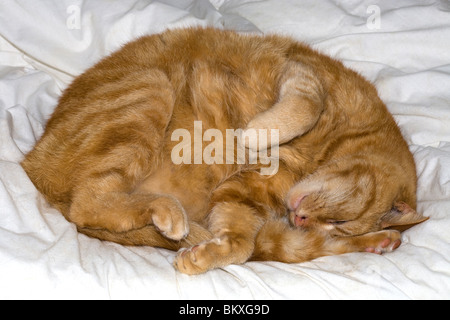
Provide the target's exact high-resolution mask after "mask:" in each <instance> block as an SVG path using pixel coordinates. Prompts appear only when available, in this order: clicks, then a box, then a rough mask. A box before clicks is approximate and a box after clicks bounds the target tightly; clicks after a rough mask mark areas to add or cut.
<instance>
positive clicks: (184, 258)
mask: <svg viewBox="0 0 450 320" xmlns="http://www.w3.org/2000/svg"><path fill="white" fill-rule="evenodd" d="M232 263H239V261H237V260H236V259H235V255H233V252H232V250H231V241H230V239H228V238H227V237H222V238H214V239H212V240H210V241H206V242H203V243H201V244H199V245H196V246H193V247H191V248H189V249H181V250H180V251H178V254H177V256H176V258H175V261H174V263H173V265H174V267H175V268H176V269H177V270H178V271H180V272H182V273H185V274H189V275H196V274H201V273H205V272H206V271H208V270H211V269H215V268H219V267H223V266H226V265H229V264H232Z"/></svg>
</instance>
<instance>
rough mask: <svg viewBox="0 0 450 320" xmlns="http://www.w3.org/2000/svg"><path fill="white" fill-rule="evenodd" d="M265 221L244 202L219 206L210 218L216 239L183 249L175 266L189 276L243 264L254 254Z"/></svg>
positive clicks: (211, 228) (211, 229)
mask: <svg viewBox="0 0 450 320" xmlns="http://www.w3.org/2000/svg"><path fill="white" fill-rule="evenodd" d="M262 224H263V219H261V217H260V216H259V214H258V213H257V210H256V209H254V208H252V207H251V206H248V205H246V204H241V203H220V204H217V205H216V206H215V207H214V209H213V211H212V213H211V215H210V231H212V233H213V234H214V238H213V239H212V240H210V241H206V242H203V243H201V244H198V245H196V246H194V247H191V248H188V249H182V250H181V251H180V252H179V253H178V256H177V257H176V259H175V262H174V266H175V267H176V268H177V269H178V270H179V271H180V272H183V273H186V274H191V275H192V274H200V273H203V272H206V271H208V270H211V269H215V268H220V267H225V266H227V265H230V264H242V263H244V262H246V261H247V260H248V259H249V257H250V256H251V255H252V252H253V249H254V243H255V237H256V235H257V232H258V229H259V228H260V227H261V226H262Z"/></svg>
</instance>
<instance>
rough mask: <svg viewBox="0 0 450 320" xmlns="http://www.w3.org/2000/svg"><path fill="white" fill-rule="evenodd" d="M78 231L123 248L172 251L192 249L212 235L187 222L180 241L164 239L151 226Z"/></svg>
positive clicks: (204, 229)
mask: <svg viewBox="0 0 450 320" xmlns="http://www.w3.org/2000/svg"><path fill="white" fill-rule="evenodd" d="M78 231H79V232H80V233H83V234H85V235H87V236H89V237H92V238H97V239H100V240H104V241H111V242H115V243H119V244H122V245H125V246H149V247H158V248H164V249H169V250H174V251H177V250H179V249H181V248H188V247H192V246H194V245H197V244H199V243H201V242H203V241H207V240H210V239H212V234H211V233H210V232H209V231H208V230H207V229H206V228H204V227H202V226H201V225H199V224H197V223H195V222H189V234H188V235H187V237H186V238H184V239H182V240H180V241H175V240H171V239H168V238H166V237H164V236H163V235H162V234H161V233H160V232H159V231H158V230H157V229H156V228H155V227H154V226H152V225H149V226H146V227H144V228H141V229H135V230H131V231H127V232H121V233H117V232H111V231H108V230H99V229H88V228H78Z"/></svg>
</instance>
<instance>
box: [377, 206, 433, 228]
mask: <svg viewBox="0 0 450 320" xmlns="http://www.w3.org/2000/svg"><path fill="white" fill-rule="evenodd" d="M428 219H429V218H428V217H425V216H423V215H422V214H420V213H418V212H417V211H416V210H414V209H413V208H411V207H410V206H409V205H408V204H406V203H404V202H396V203H395V204H394V206H393V207H392V209H391V211H389V212H388V213H387V214H385V215H384V216H383V217H382V218H381V221H380V226H381V228H382V229H395V230H398V231H400V232H402V231H405V230H407V229H409V228H411V227H413V226H415V225H416V224H419V223H422V222H424V221H427V220H428Z"/></svg>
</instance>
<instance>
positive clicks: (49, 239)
mask: <svg viewBox="0 0 450 320" xmlns="http://www.w3.org/2000/svg"><path fill="white" fill-rule="evenodd" d="M374 2H375V3H378V4H375V5H374ZM197 25H201V26H206V25H208V26H216V27H219V28H228V29H235V30H239V31H243V32H263V33H281V34H287V35H291V36H293V37H295V38H296V39H298V40H302V41H305V42H308V43H310V44H311V45H313V46H314V47H315V48H317V49H319V50H321V51H322V52H325V53H328V54H330V55H332V56H334V57H336V58H339V59H341V60H343V61H344V62H345V64H346V65H348V66H349V67H351V68H353V69H355V70H357V71H359V72H360V73H361V74H363V75H364V76H366V77H367V78H369V79H370V80H371V81H373V82H374V83H375V84H376V86H377V88H378V89H379V92H380V95H381V97H382V98H383V100H384V101H385V102H386V103H387V105H388V107H389V109H390V110H391V112H392V113H393V114H394V116H395V118H396V120H397V122H398V123H399V125H400V127H401V129H402V131H403V133H404V136H405V138H406V140H407V141H408V143H409V144H410V146H411V151H412V152H413V153H414V156H415V159H416V163H417V171H418V175H419V190H418V199H419V204H418V208H419V210H420V211H422V212H423V213H424V214H425V215H426V216H429V217H430V220H429V221H427V222H426V223H424V224H421V225H419V226H416V227H414V228H413V229H410V230H408V231H407V232H406V233H404V236H403V242H404V243H403V245H402V246H401V247H400V248H399V249H398V250H397V251H395V252H393V253H391V254H386V255H384V256H377V255H373V254H365V253H354V254H347V255H342V256H334V257H325V258H320V259H317V260H315V261H311V262H308V263H303V264H292V265H289V264H282V263H277V262H261V263H260V262H258V263H256V262H251V263H247V264H245V265H242V266H236V265H232V266H229V267H226V268H223V269H218V270H214V271H211V272H208V273H206V274H203V275H199V276H186V275H183V274H180V273H178V272H176V271H175V270H174V269H173V267H172V265H171V263H172V261H173V259H174V255H175V253H173V252H171V251H167V250H162V249H155V248H143V247H139V248H135V247H122V246H119V245H116V244H113V243H108V242H101V241H98V240H95V239H90V238H88V237H86V236H84V235H80V234H78V233H77V232H76V228H75V226H74V225H72V224H70V223H69V222H67V221H66V220H65V219H64V218H63V217H62V216H61V215H60V213H58V212H57V211H56V210H55V209H52V208H50V207H49V206H48V204H47V203H46V202H45V201H44V200H43V198H42V196H41V195H40V194H39V193H38V192H37V191H36V189H35V187H34V186H33V184H32V183H31V181H30V180H29V179H28V177H27V175H26V174H25V173H24V171H23V170H22V168H21V167H20V165H19V162H20V161H21V159H23V156H24V154H25V153H27V152H28V151H29V150H31V148H32V147H33V145H34V144H35V142H36V141H37V139H39V137H40V136H41V135H42V133H43V131H44V127H45V123H46V121H47V119H48V118H49V116H50V115H51V113H52V112H53V110H54V108H55V106H56V105H57V100H58V97H59V96H60V94H61V92H62V90H64V88H65V87H66V86H67V85H68V84H69V83H70V81H71V80H72V79H73V78H74V77H75V76H77V75H78V74H80V73H81V72H83V71H84V70H85V69H87V68H88V67H90V66H91V65H92V64H94V63H95V62H96V61H98V60H99V59H100V58H101V57H103V56H105V55H107V54H108V53H110V52H112V51H114V50H115V49H117V48H118V47H120V46H121V45H122V44H124V43H126V42H127V41H129V40H131V39H134V38H136V37H138V36H140V35H144V34H150V33H156V32H161V31H163V30H165V29H167V28H178V27H186V26H197ZM449 39H450V4H449V2H448V1H446V0H441V1H436V0H434V1H432V0H396V1H383V2H381V1H368V0H359V1H358V0H357V1H348V2H345V3H344V2H343V1H338V0H322V1H316V0H302V1H296V0H260V1H256V0H211V1H207V0H158V1H152V0H129V1H115V2H111V1H108V0H96V1H92V0H41V1H28V0H4V1H2V2H0V299H15V298H22V299H33V298H38V299H47V298H48V299H50V298H56V299H73V298H74V299H104V298H106V299H108V298H112V299H121V298H124V299H129V298H138V299H202V298H203V299H216V298H218V299H266V298H267V299H314V298H325V299H339V298H350V299H365V298H375V299H378V298H383V299H388V298H394V299H403V298H406V299H423V298H437V299H442V298H447V299H448V298H450V232H449V230H450V41H449Z"/></svg>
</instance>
